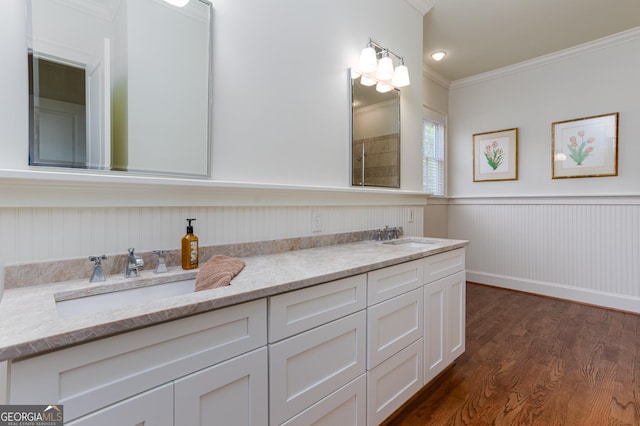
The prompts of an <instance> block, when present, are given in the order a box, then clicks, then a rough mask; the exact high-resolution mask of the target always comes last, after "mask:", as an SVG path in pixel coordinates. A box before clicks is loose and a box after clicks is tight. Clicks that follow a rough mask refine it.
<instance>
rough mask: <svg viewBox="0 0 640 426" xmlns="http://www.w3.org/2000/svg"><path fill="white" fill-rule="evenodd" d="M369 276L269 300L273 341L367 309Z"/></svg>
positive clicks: (347, 279)
mask: <svg viewBox="0 0 640 426" xmlns="http://www.w3.org/2000/svg"><path fill="white" fill-rule="evenodd" d="M366 304H367V276H366V274H362V275H357V276H355V277H349V278H345V279H342V280H338V281H333V282H330V283H327V284H322V285H317V286H314V287H309V288H305V289H302V290H296V291H292V292H290V293H285V294H280V295H278V296H273V297H271V298H269V342H271V343H273V342H276V341H278V340H281V339H283V338H285V337H289V336H293V335H294V334H297V333H300V332H303V331H306V330H310V329H312V328H314V327H317V326H319V325H322V324H326V323H328V322H330V321H333V320H336V319H338V318H341V317H344V316H347V315H349V314H352V313H354V312H356V311H359V310H361V309H364V308H365V307H366Z"/></svg>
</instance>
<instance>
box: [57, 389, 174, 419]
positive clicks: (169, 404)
mask: <svg viewBox="0 0 640 426" xmlns="http://www.w3.org/2000/svg"><path fill="white" fill-rule="evenodd" d="M65 424H67V425H69V426H113V425H119V426H136V425H145V426H173V385H172V384H171V383H168V384H166V385H163V386H160V387H158V388H155V389H152V390H150V391H147V392H144V393H142V394H140V395H137V396H134V397H131V398H128V399H125V400H124V401H121V402H119V403H117V404H114V405H111V406H109V407H107V408H103V409H102V410H100V411H97V412H95V413H93V414H89V415H87V416H84V417H81V418H79V419H77V420H75V421H72V422H70V423H65Z"/></svg>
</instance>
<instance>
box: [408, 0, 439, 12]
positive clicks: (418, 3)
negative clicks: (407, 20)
mask: <svg viewBox="0 0 640 426" xmlns="http://www.w3.org/2000/svg"><path fill="white" fill-rule="evenodd" d="M407 3H409V4H410V5H411V6H413V7H414V8H415V9H416V10H417V11H418V12H420V13H421V14H422V16H424V15H426V14H427V12H429V11H430V10H431V8H432V7H433V3H431V2H430V1H429V0H407Z"/></svg>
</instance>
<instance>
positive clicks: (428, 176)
mask: <svg viewBox="0 0 640 426" xmlns="http://www.w3.org/2000/svg"><path fill="white" fill-rule="evenodd" d="M445 122H446V119H445V117H444V116H443V115H441V114H438V113H437V112H435V111H432V110H430V109H427V108H425V109H424V119H423V121H422V145H423V146H422V187H423V190H424V191H425V192H429V193H431V194H433V195H445V182H444V180H445V159H444V140H445V137H444V135H445V129H446V127H445Z"/></svg>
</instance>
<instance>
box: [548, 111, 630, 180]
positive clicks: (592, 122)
mask: <svg viewBox="0 0 640 426" xmlns="http://www.w3.org/2000/svg"><path fill="white" fill-rule="evenodd" d="M551 134H552V157H551V161H552V166H553V169H552V178H553V179H561V178H577V177H600V176H617V175H618V113H613V114H605V115H597V116H593V117H585V118H578V119H575V120H566V121H559V122H556V123H553V124H552V126H551Z"/></svg>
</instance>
